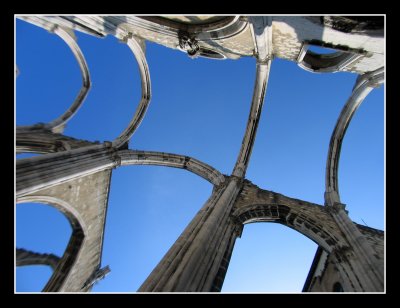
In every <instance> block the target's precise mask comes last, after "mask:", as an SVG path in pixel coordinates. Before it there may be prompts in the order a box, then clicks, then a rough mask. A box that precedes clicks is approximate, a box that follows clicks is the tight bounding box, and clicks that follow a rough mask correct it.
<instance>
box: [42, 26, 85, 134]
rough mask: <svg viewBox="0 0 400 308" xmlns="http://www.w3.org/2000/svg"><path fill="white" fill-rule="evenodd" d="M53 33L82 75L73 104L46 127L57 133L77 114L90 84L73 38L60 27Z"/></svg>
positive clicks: (82, 59)
mask: <svg viewBox="0 0 400 308" xmlns="http://www.w3.org/2000/svg"><path fill="white" fill-rule="evenodd" d="M70 31H72V30H70ZM53 32H54V33H55V34H57V35H58V36H59V37H60V38H61V39H63V41H64V42H65V43H66V44H67V45H68V47H69V48H70V49H71V51H72V53H73V54H74V56H75V58H76V60H77V61H78V64H79V68H80V70H81V73H82V87H81V89H80V91H79V93H78V96H77V97H76V98H75V101H74V102H73V104H72V105H71V106H70V107H69V108H68V110H67V111H66V112H64V113H63V114H62V115H61V116H59V117H58V118H57V119H55V120H53V121H51V122H50V123H48V124H47V125H46V126H47V127H48V128H49V129H51V130H52V131H54V132H59V131H62V128H63V127H64V126H65V124H66V123H67V122H68V121H69V120H70V119H71V118H72V117H73V116H74V115H75V114H76V113H77V111H78V109H79V108H80V106H81V105H82V103H83V101H84V100H85V98H86V95H87V93H88V92H89V89H90V86H91V82H90V75H89V68H88V65H87V63H86V60H85V57H84V56H83V53H82V51H81V49H80V48H79V46H78V44H77V43H76V41H75V38H74V37H73V36H72V35H71V33H70V32H69V31H66V30H64V29H63V28H61V27H55V28H54V30H53ZM72 33H73V32H72Z"/></svg>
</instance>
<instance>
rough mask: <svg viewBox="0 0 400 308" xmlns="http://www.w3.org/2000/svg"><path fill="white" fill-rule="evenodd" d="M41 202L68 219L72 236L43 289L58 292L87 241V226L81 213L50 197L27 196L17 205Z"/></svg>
mask: <svg viewBox="0 0 400 308" xmlns="http://www.w3.org/2000/svg"><path fill="white" fill-rule="evenodd" d="M29 202H39V203H44V204H47V205H50V206H52V207H55V208H56V209H58V210H59V211H60V212H62V213H63V214H64V215H65V216H66V218H67V219H68V221H69V223H70V225H71V228H72V234H71V237H70V240H69V242H68V244H67V247H66V249H65V252H64V254H63V256H62V257H61V259H60V261H59V262H58V264H57V266H56V267H55V270H54V272H53V275H52V276H51V278H50V279H49V281H48V282H47V284H46V286H45V287H44V288H43V292H57V291H59V290H60V288H61V287H62V286H63V283H64V281H65V279H66V278H67V277H68V274H69V272H70V270H71V269H72V267H73V265H74V263H75V261H76V260H77V258H78V255H79V252H80V249H81V247H82V246H83V242H84V239H85V234H86V233H87V231H86V226H85V224H84V221H83V219H82V217H80V215H79V213H77V212H76V210H75V209H74V208H73V207H72V206H71V205H70V204H68V203H67V202H65V201H63V200H61V199H58V198H54V197H49V196H25V197H21V198H18V199H17V203H29Z"/></svg>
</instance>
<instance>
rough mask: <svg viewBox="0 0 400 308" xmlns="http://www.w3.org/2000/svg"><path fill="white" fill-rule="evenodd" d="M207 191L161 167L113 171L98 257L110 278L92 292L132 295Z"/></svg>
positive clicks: (190, 176)
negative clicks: (99, 255) (99, 256)
mask: <svg viewBox="0 0 400 308" xmlns="http://www.w3.org/2000/svg"><path fill="white" fill-rule="evenodd" d="M211 191H212V185H211V184H210V183H209V182H207V181H204V180H203V179H201V178H199V177H197V176H196V175H194V174H191V173H188V172H185V170H179V169H174V168H163V167H160V166H127V167H126V168H119V169H117V170H114V171H113V174H112V179H111V186H110V195H109V205H108V210H107V223H106V226H105V233H104V246H103V254H102V263H103V264H109V265H110V268H111V269H112V275H109V276H108V277H107V279H104V280H102V281H101V282H99V283H98V284H97V285H95V286H94V287H93V290H92V291H93V292H136V291H137V289H138V288H139V286H140V285H141V283H143V281H144V280H145V279H146V277H147V276H148V275H149V274H150V272H151V271H152V270H153V268H154V267H155V266H156V265H157V263H158V262H159V261H160V259H162V257H163V255H164V254H165V253H166V252H167V251H168V249H169V248H170V246H171V245H172V244H173V243H174V242H175V240H176V239H177V238H178V237H179V235H180V233H181V232H182V230H184V229H185V227H186V225H187V224H188V223H189V222H190V221H191V219H192V217H193V216H194V215H195V214H196V213H197V212H198V211H199V209H200V208H201V206H202V202H203V201H205V200H207V198H208V197H209V194H210V192H211ZM194 198H196V199H197V200H199V202H193V199H194ZM115 239H118V240H115Z"/></svg>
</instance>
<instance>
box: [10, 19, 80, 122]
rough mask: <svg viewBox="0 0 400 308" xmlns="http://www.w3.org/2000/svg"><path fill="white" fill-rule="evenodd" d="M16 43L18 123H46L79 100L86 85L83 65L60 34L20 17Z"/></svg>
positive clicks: (17, 23)
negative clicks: (79, 63)
mask: <svg viewBox="0 0 400 308" xmlns="http://www.w3.org/2000/svg"><path fill="white" fill-rule="evenodd" d="M16 44H17V46H18V48H17V49H16V62H17V63H18V68H19V71H20V73H19V75H18V78H17V80H16V97H17V101H16V125H18V126H22V125H38V126H41V125H45V123H49V122H51V121H53V120H54V119H57V118H58V117H59V116H60V115H62V114H63V113H64V112H65V111H66V110H68V109H69V108H70V107H71V102H74V101H75V98H76V95H77V91H79V89H80V88H81V86H82V75H81V72H80V68H79V65H78V63H77V61H76V58H75V57H74V54H73V53H72V52H71V49H70V48H69V46H68V45H67V44H66V43H65V42H64V41H63V40H62V39H61V38H60V37H58V36H57V35H55V34H50V33H49V32H47V31H46V30H45V29H42V28H40V27H37V26H33V25H31V24H29V23H27V22H25V21H23V20H20V19H17V20H16ZM27 51H29V52H27ZM39 81H40V82H39ZM46 102H51V103H46ZM33 115H34V116H33ZM32 120H33V121H32Z"/></svg>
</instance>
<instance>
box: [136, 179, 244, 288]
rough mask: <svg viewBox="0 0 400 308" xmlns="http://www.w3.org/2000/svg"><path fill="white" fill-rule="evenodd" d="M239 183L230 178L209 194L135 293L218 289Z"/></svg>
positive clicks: (231, 238) (228, 251)
mask: <svg viewBox="0 0 400 308" xmlns="http://www.w3.org/2000/svg"><path fill="white" fill-rule="evenodd" d="M241 184H242V180H241V179H239V178H237V177H233V176H232V177H230V178H229V179H228V180H227V181H226V182H225V183H224V185H223V186H222V187H219V188H218V189H216V190H215V191H214V192H213V193H212V195H211V196H210V198H209V199H208V200H207V202H206V204H205V205H204V206H203V207H202V208H201V210H200V211H199V212H198V213H197V215H196V216H195V217H194V218H193V220H192V221H191V222H190V224H189V225H188V226H187V227H186V229H185V230H184V231H183V233H182V234H181V235H180V237H179V238H178V240H177V241H176V242H175V244H174V245H173V246H172V247H171V248H170V250H169V251H168V252H167V254H166V255H165V256H164V257H163V259H162V260H161V261H160V263H159V264H158V265H157V266H156V268H155V269H154V270H153V271H152V273H151V274H150V275H149V277H148V278H147V279H146V281H145V282H144V283H143V284H142V286H141V287H140V288H139V290H138V291H139V292H210V291H217V290H219V288H220V287H221V285H222V281H221V279H222V280H223V277H224V275H225V272H226V268H227V265H228V263H229V258H230V254H231V250H232V248H233V244H234V241H235V239H236V237H237V228H236V226H235V224H234V222H233V220H232V219H231V217H230V212H231V209H232V206H233V204H234V202H235V200H236V197H237V195H238V193H239V191H240V188H241Z"/></svg>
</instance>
